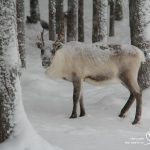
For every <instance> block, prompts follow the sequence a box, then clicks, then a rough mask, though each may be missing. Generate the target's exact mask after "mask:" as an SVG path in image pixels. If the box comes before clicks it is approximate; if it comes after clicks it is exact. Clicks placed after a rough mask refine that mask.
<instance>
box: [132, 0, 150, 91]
mask: <svg viewBox="0 0 150 150" xmlns="http://www.w3.org/2000/svg"><path fill="white" fill-rule="evenodd" d="M149 6H150V1H149V0H132V1H130V2H129V9H130V29H131V43H132V45H135V46H137V47H139V48H140V49H141V50H142V51H143V52H144V53H145V54H146V53H148V52H150V38H149V36H150V35H147V34H148V33H149V32H148V31H147V30H148V29H149V26H150V18H149V15H150V12H149ZM138 82H139V85H140V87H141V88H142V89H145V88H147V87H149V86H150V58H148V57H146V63H144V64H143V65H142V67H141V68H140V71H139V76H138Z"/></svg>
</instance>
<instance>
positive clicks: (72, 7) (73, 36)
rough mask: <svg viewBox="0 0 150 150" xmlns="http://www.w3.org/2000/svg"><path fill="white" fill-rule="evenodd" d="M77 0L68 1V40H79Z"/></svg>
mask: <svg viewBox="0 0 150 150" xmlns="http://www.w3.org/2000/svg"><path fill="white" fill-rule="evenodd" d="M77 8H78V1H77V0H69V1H68V12H67V41H68V42H69V41H76V40H77Z"/></svg>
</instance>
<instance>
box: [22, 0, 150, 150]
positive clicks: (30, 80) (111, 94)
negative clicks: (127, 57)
mask: <svg viewBox="0 0 150 150" xmlns="http://www.w3.org/2000/svg"><path fill="white" fill-rule="evenodd" d="M91 2H92V0H86V1H85V35H86V41H90V39H91V32H92V28H91V27H92V23H91V20H92V3H91ZM28 3H29V1H26V13H27V14H28V9H29V8H28V7H29V6H28ZM47 7H48V5H47V0H40V9H41V18H43V19H45V20H47V15H48V13H47V11H48V8H47ZM90 9H91V11H90ZM124 14H125V16H124V20H123V21H121V22H116V36H115V37H113V38H109V41H110V42H119V43H129V42H130V38H129V22H128V9H127V0H125V1H124ZM39 31H41V28H40V25H39V24H38V25H26V49H27V69H26V70H25V71H24V72H23V76H22V90H23V102H24V106H25V111H26V113H27V115H28V118H29V120H30V122H31V123H32V125H33V127H34V128H35V129H36V131H37V132H38V133H39V134H40V135H41V136H42V137H43V138H45V139H46V140H47V141H48V142H49V143H51V144H53V145H56V146H58V147H61V148H62V149H64V150H103V149H105V150H110V149H116V150H117V149H119V150H126V149H129V150H134V149H136V150H141V149H142V150H148V149H149V148H150V134H148V131H150V101H149V97H150V89H148V90H146V91H145V92H144V93H143V115H142V121H141V124H139V125H135V126H133V125H131V122H132V121H133V119H134V115H135V104H134V105H133V106H132V109H131V110H130V111H129V113H128V116H127V117H126V118H125V119H120V118H119V117H118V114H119V112H120V110H121V108H122V107H123V105H124V104H125V102H126V100H127V99H128V96H129V92H128V91H127V90H126V89H125V88H124V87H123V86H122V85H120V84H114V85H107V86H102V87H96V86H91V85H88V84H85V86H84V100H85V108H86V113H87V116H85V117H82V118H80V117H78V118H77V119H69V116H70V114H71V110H72V90H73V88H72V84H71V83H69V82H67V81H63V80H57V81H54V80H50V79H48V78H47V77H46V76H45V74H44V71H45V70H44V69H43V68H42V67H41V59H40V50H39V49H37V48H36V46H35V42H36V36H37V34H38V32H39ZM146 135H147V138H146Z"/></svg>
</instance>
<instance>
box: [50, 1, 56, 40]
mask: <svg viewBox="0 0 150 150" xmlns="http://www.w3.org/2000/svg"><path fill="white" fill-rule="evenodd" d="M55 15H56V8H55V0H49V40H51V41H55V39H56V17H55Z"/></svg>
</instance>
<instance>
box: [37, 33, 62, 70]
mask: <svg viewBox="0 0 150 150" xmlns="http://www.w3.org/2000/svg"><path fill="white" fill-rule="evenodd" d="M43 33H44V32H41V36H40V37H39V36H37V39H38V42H36V45H37V47H38V48H39V49H40V50H41V60H42V66H43V67H44V68H47V67H49V66H50V65H51V63H52V61H53V58H54V56H55V54H56V52H57V50H59V49H60V48H62V46H63V43H62V42H61V39H57V40H56V41H55V42H54V41H48V42H44V37H43Z"/></svg>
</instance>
